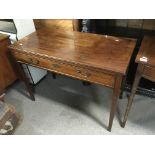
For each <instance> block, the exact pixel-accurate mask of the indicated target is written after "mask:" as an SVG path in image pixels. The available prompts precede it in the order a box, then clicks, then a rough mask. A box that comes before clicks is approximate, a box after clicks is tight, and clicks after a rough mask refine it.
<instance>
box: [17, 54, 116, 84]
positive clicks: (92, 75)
mask: <svg viewBox="0 0 155 155" xmlns="http://www.w3.org/2000/svg"><path fill="white" fill-rule="evenodd" d="M14 56H15V58H16V59H17V61H20V62H23V63H27V64H31V65H33V66H37V67H41V68H44V69H47V70H51V71H54V72H57V73H60V74H64V75H67V76H71V77H75V78H78V79H82V80H85V81H90V82H93V83H98V84H102V85H105V86H108V87H113V84H114V76H113V75H112V74H110V73H109V72H106V71H104V72H103V71H102V72H101V71H98V70H93V69H90V68H88V67H83V66H81V65H75V64H72V63H67V62H63V61H61V60H54V59H50V60H49V59H46V58H41V57H37V56H30V55H26V54H21V53H16V52H15V53H14Z"/></svg>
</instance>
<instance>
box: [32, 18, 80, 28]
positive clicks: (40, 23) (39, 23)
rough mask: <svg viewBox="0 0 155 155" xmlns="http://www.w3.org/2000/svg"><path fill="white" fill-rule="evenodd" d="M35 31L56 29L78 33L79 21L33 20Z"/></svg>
mask: <svg viewBox="0 0 155 155" xmlns="http://www.w3.org/2000/svg"><path fill="white" fill-rule="evenodd" d="M33 21H34V24H35V27H36V29H40V28H48V29H53V28H58V29H63V30H71V31H80V25H81V24H80V20H79V19H34V20H33Z"/></svg>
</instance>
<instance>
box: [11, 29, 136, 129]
mask: <svg viewBox="0 0 155 155" xmlns="http://www.w3.org/2000/svg"><path fill="white" fill-rule="evenodd" d="M135 44H136V40H134V39H129V38H121V37H120V38H118V37H112V36H107V35H97V34H90V33H82V32H75V31H64V30H60V29H39V30H37V31H36V32H34V33H32V34H30V35H28V36H26V37H25V38H23V39H21V40H19V41H18V42H16V43H15V44H13V45H11V46H10V47H9V48H10V49H11V51H12V55H13V57H14V58H15V59H14V60H16V61H15V62H19V63H26V64H29V65H32V66H36V67H39V68H43V69H47V70H49V71H52V72H55V73H60V74H63V75H66V76H70V77H74V78H77V79H81V80H84V81H90V82H93V83H97V84H101V85H104V86H107V87H110V88H113V95H112V105H111V112H110V118H109V126H108V130H109V131H110V130H111V127H112V123H113V118H114V114H115V111H116V108H117V99H118V97H119V94H120V89H121V85H122V81H123V78H124V76H125V75H126V72H127V68H128V65H129V62H130V58H131V56H132V53H133V50H134V48H135ZM15 68H16V70H18V73H19V74H18V76H19V77H20V79H21V80H23V81H24V82H25V85H26V87H27V89H28V91H29V93H30V96H31V98H32V99H34V96H33V94H32V91H31V89H30V87H29V85H28V82H27V80H26V78H25V76H24V74H23V71H22V69H21V68H20V67H19V65H18V63H16V67H15Z"/></svg>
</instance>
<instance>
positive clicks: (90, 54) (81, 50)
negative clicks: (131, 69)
mask: <svg viewBox="0 0 155 155" xmlns="http://www.w3.org/2000/svg"><path fill="white" fill-rule="evenodd" d="M21 44H22V45H21ZM134 47H135V40H133V39H126V38H116V37H111V36H104V35H97V34H89V33H81V32H73V31H63V30H60V29H50V30H49V29H46V30H45V29H41V30H38V31H37V32H35V33H32V34H30V35H29V36H27V37H25V38H24V39H22V40H20V41H18V42H17V43H15V44H14V45H12V46H10V48H15V49H19V50H21V51H22V52H25V53H32V54H35V55H39V56H43V57H48V58H54V59H61V60H65V61H69V62H73V63H79V64H82V65H87V66H91V67H94V68H99V69H105V70H109V71H113V72H117V73H120V74H125V73H126V70H127V67H128V64H129V61H130V58H131V55H132V52H133V49H134Z"/></svg>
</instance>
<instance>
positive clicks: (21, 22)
mask: <svg viewBox="0 0 155 155" xmlns="http://www.w3.org/2000/svg"><path fill="white" fill-rule="evenodd" d="M13 21H14V23H15V26H16V29H17V38H18V40H19V39H21V38H23V37H25V36H27V35H28V34H30V33H32V32H34V31H35V30H36V29H35V26H34V22H33V20H32V19H14V20H13Z"/></svg>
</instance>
